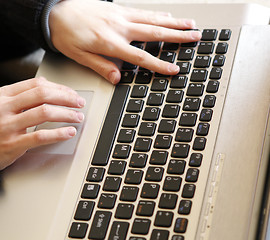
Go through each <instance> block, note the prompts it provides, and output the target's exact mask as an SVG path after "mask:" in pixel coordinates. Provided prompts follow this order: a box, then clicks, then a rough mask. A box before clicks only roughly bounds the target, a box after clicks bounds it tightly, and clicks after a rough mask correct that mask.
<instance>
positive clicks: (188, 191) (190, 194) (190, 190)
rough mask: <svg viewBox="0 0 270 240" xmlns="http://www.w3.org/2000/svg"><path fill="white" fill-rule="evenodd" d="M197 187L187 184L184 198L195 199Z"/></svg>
mask: <svg viewBox="0 0 270 240" xmlns="http://www.w3.org/2000/svg"><path fill="white" fill-rule="evenodd" d="M195 190H196V186H195V185H194V184H185V185H184V188H183V192H182V197H183V198H193V197H194V194H195Z"/></svg>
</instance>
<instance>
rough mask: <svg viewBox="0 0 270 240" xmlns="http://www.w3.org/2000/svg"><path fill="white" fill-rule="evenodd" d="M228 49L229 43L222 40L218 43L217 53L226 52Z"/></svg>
mask: <svg viewBox="0 0 270 240" xmlns="http://www.w3.org/2000/svg"><path fill="white" fill-rule="evenodd" d="M227 51H228V43H226V42H220V43H218V45H217V48H216V53H217V54H225V53H227Z"/></svg>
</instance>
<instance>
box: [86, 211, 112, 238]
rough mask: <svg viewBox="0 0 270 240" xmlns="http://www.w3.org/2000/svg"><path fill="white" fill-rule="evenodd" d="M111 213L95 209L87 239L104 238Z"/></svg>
mask: <svg viewBox="0 0 270 240" xmlns="http://www.w3.org/2000/svg"><path fill="white" fill-rule="evenodd" d="M111 216H112V213H111V212H107V211H96V214H95V217H94V220H93V222H92V226H91V229H90V233H89V239H105V236H106V233H107V229H108V226H109V222H110V220H111Z"/></svg>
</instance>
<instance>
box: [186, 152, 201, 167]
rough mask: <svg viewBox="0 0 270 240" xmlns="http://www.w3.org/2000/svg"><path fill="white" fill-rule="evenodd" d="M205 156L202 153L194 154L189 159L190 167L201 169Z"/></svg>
mask: <svg viewBox="0 0 270 240" xmlns="http://www.w3.org/2000/svg"><path fill="white" fill-rule="evenodd" d="M202 159H203V155H202V154H201V153H192V154H191V155H190V159H189V166H191V167H200V166H201V164H202Z"/></svg>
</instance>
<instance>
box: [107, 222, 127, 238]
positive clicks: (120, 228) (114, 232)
mask: <svg viewBox="0 0 270 240" xmlns="http://www.w3.org/2000/svg"><path fill="white" fill-rule="evenodd" d="M128 227H129V223H128V222H118V221H114V222H113V224H112V228H111V231H110V235H109V240H116V239H117V240H125V239H126V236H127V232H128Z"/></svg>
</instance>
